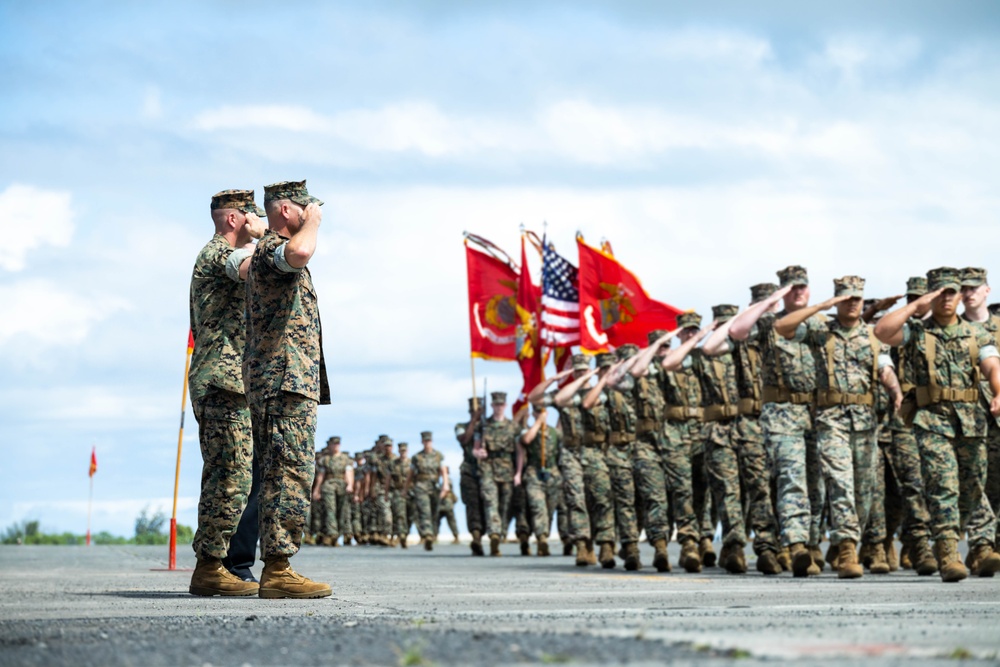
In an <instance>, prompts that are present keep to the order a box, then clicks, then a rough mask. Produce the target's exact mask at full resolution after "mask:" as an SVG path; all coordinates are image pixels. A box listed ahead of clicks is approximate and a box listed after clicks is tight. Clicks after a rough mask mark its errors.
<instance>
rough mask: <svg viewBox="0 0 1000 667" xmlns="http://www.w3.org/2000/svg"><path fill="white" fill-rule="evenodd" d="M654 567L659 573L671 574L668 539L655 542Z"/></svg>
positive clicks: (662, 538)
mask: <svg viewBox="0 0 1000 667" xmlns="http://www.w3.org/2000/svg"><path fill="white" fill-rule="evenodd" d="M653 549H655V550H656V553H654V554H653V567H655V568H656V571H657V572H670V556H669V555H667V538H665V537H661V538H660V539H658V540H656V541H655V542H653Z"/></svg>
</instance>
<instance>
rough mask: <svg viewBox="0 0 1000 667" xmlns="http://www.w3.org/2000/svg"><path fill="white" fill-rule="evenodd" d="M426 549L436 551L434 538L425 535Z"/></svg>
mask: <svg viewBox="0 0 1000 667" xmlns="http://www.w3.org/2000/svg"><path fill="white" fill-rule="evenodd" d="M424 551H434V538H433V537H425V538H424Z"/></svg>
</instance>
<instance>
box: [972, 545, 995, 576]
mask: <svg viewBox="0 0 1000 667" xmlns="http://www.w3.org/2000/svg"><path fill="white" fill-rule="evenodd" d="M970 554H971V555H972V566H971V567H970V568H969V569H970V570H972V574H973V575H975V576H977V577H992V576H993V575H995V574H996V573H997V571H1000V554H997V553H996V552H995V551H993V547H992V546H990V545H989V544H980V545H979V546H977V547H973V548H972V551H971V552H970Z"/></svg>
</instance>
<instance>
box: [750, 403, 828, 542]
mask: <svg viewBox="0 0 1000 667" xmlns="http://www.w3.org/2000/svg"><path fill="white" fill-rule="evenodd" d="M760 425H761V427H762V428H763V430H764V438H765V442H766V445H767V454H768V458H769V459H770V461H771V465H772V466H773V474H774V475H775V478H776V480H775V499H776V502H775V505H776V508H777V514H778V522H779V524H780V526H781V543H782V545H784V546H788V545H790V544H796V543H799V542H802V543H807V544H811V545H818V544H819V542H820V538H821V535H822V530H821V528H822V516H823V507H824V505H825V504H826V494H825V490H824V484H823V475H822V472H821V470H820V462H819V452H818V449H817V447H816V439H815V432H814V431H812V429H811V425H812V418H811V416H810V406H808V405H793V404H791V403H765V404H764V407H763V409H762V410H761V414H760Z"/></svg>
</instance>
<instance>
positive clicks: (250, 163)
mask: <svg viewBox="0 0 1000 667" xmlns="http://www.w3.org/2000/svg"><path fill="white" fill-rule="evenodd" d="M399 4H400V3H388V2H381V3H380V2H366V3H297V2H292V3H288V4H287V5H285V6H283V7H282V10H281V12H280V13H278V12H276V9H275V5H274V4H273V3H262V2H242V3H236V2H214V3H212V2H205V3H177V2H171V3H124V2H120V3H119V2H72V3H71V2H46V3H14V2H5V3H0V83H2V90H3V91H4V94H3V102H2V104H0V211H2V212H3V213H4V215H3V216H2V218H0V225H2V228H3V231H4V232H5V233H4V237H5V239H6V241H7V242H6V243H5V244H4V245H3V247H2V248H0V304H3V306H4V307H5V311H6V312H5V316H4V317H3V318H2V319H0V349H2V350H3V352H4V354H3V355H2V358H0V373H2V377H3V378H4V381H3V382H2V383H0V399H2V400H0V438H2V442H3V443H4V462H3V464H2V466H0V527H3V526H6V525H9V523H11V522H12V521H14V520H17V519H21V518H38V519H41V520H42V523H43V525H44V526H45V527H46V528H48V529H50V530H73V531H77V532H82V531H83V529H84V522H85V507H86V496H87V480H86V467H87V458H88V456H89V451H90V447H91V445H96V446H97V451H98V458H99V463H100V470H99V472H98V474H97V477H96V478H95V501H96V505H95V508H96V511H95V516H94V529H95V530H102V529H107V530H111V531H112V532H117V533H122V534H128V533H130V532H131V529H132V521H133V519H134V517H135V515H136V514H137V513H138V511H139V510H140V509H141V508H142V507H143V506H145V505H147V504H149V505H151V506H152V507H154V508H156V507H161V508H164V509H166V510H168V511H169V499H170V495H171V492H172V488H173V470H174V457H175V454H176V440H177V420H178V412H179V409H180V390H181V382H182V371H183V363H184V345H185V343H186V336H187V327H188V323H187V318H188V311H187V290H188V281H189V278H190V271H191V266H192V263H193V260H194V257H195V255H196V254H197V252H198V250H199V249H200V248H201V246H202V245H203V244H204V243H205V242H206V241H207V240H208V238H209V237H210V235H211V223H210V218H209V215H208V203H209V199H210V197H211V195H212V194H213V193H214V192H216V191H218V190H222V189H225V188H251V187H252V188H255V189H256V190H257V192H258V201H260V200H262V194H261V191H262V188H263V186H264V185H265V184H267V183H271V182H274V181H279V180H287V179H300V178H307V179H308V182H309V188H310V191H312V192H313V193H315V194H316V195H318V196H319V197H321V198H322V199H324V200H325V201H326V202H327V205H326V207H325V209H324V223H323V226H322V228H321V232H320V241H319V244H320V245H319V251H318V254H317V256H316V258H315V259H314V261H313V263H312V270H313V275H314V279H315V282H316V285H317V290H318V293H319V297H320V309H321V312H322V315H323V322H324V324H325V327H326V328H325V331H324V341H325V345H326V356H327V359H328V363H329V364H330V370H331V374H332V377H333V378H334V388H333V394H334V404H333V405H332V406H329V407H324V408H322V409H321V410H320V418H319V435H320V436H323V437H325V436H327V435H332V434H335V433H336V434H339V435H342V436H343V437H344V440H345V448H346V449H348V450H350V451H354V450H355V449H358V448H360V447H361V446H366V445H367V444H369V443H370V442H371V441H372V440H373V439H374V438H375V437H376V436H377V435H378V434H379V433H389V434H391V435H392V436H393V437H394V438H396V439H397V440H409V441H410V442H411V443H415V441H416V440H418V439H419V438H418V434H419V432H420V431H421V430H425V429H431V430H433V431H435V432H436V433H437V435H438V437H437V440H438V443H437V444H438V447H439V448H440V449H442V451H444V452H445V454H446V456H447V459H448V462H449V463H450V464H451V465H452V467H453V469H456V470H457V464H458V461H459V454H458V449H457V446H455V444H454V439H453V438H452V436H451V427H452V425H453V424H454V423H455V422H456V421H457V420H459V419H461V418H462V417H463V414H464V409H465V399H466V397H467V396H468V394H469V391H470V386H469V372H468V368H469V363H468V355H467V350H468V331H467V328H466V326H467V324H466V323H467V319H466V314H465V283H464V275H465V267H464V257H463V253H462V248H461V233H462V231H463V230H469V231H474V232H476V233H479V234H481V235H483V236H486V237H487V238H490V239H491V240H493V241H494V242H496V243H498V244H500V245H502V246H504V247H505V248H507V250H508V252H510V253H511V254H516V252H517V238H518V237H517V229H518V225H519V224H521V223H524V224H525V225H527V226H528V227H529V228H532V229H536V230H540V229H541V226H542V222H543V221H547V223H548V230H549V234H550V237H552V238H553V239H554V240H555V242H556V244H557V247H559V248H560V249H562V250H564V251H565V252H566V253H567V254H568V255H569V256H570V257H571V259H575V257H574V254H575V253H574V252H573V251H572V248H573V246H572V239H573V234H574V233H575V232H576V231H577V230H581V231H583V232H584V234H585V235H586V236H587V238H588V239H589V240H592V241H595V242H596V241H598V240H600V238H601V237H607V238H608V239H610V240H611V241H612V243H613V245H614V248H615V251H616V253H617V254H618V256H619V258H620V259H621V260H622V261H623V262H624V263H625V264H626V265H627V266H629V267H630V268H631V269H632V270H633V271H635V272H636V273H637V275H639V276H640V278H641V279H642V280H643V281H644V283H645V285H646V287H647V289H648V290H649V291H650V292H651V293H652V294H653V295H654V296H656V297H657V298H660V299H663V300H666V301H669V302H671V303H673V304H675V305H677V306H679V307H683V308H696V309H699V310H700V311H702V312H706V311H707V310H708V309H709V308H710V306H711V305H712V304H714V303H722V302H733V303H739V304H743V303H745V302H746V301H747V300H748V296H749V295H748V291H747V287H748V286H749V285H750V284H753V283H756V282H761V281H764V280H770V279H773V277H774V271H775V270H776V269H779V268H781V267H783V266H786V265H788V264H792V263H800V264H803V265H805V266H807V267H808V268H809V269H810V272H811V275H812V278H813V284H814V290H813V291H814V295H816V296H817V297H825V296H826V295H828V294H829V293H830V291H831V290H830V289H829V288H830V286H831V279H832V278H834V277H838V276H841V275H844V274H851V273H856V274H859V275H863V276H865V277H867V278H868V281H869V282H868V288H869V289H868V291H869V293H870V294H889V293H898V292H899V291H901V288H902V285H903V283H904V281H905V279H906V277H907V276H909V275H913V274H917V273H923V272H925V271H926V270H927V269H929V268H933V267H934V266H939V265H942V264H949V265H957V266H966V265H980V266H985V267H987V268H988V269H990V270H994V268H995V267H994V265H993V263H992V262H991V258H992V257H991V253H990V250H991V248H992V241H993V240H994V238H995V234H996V232H995V229H996V214H997V210H998V197H997V194H996V193H997V190H996V182H997V175H998V169H997V166H996V165H997V164H1000V136H998V135H1000V99H998V98H1000V42H998V41H997V35H998V23H1000V21H998V18H1000V16H998V14H1000V10H998V9H997V8H996V5H995V3H991V2H965V3H961V4H958V5H955V4H952V5H945V4H941V3H931V2H906V3H902V2H900V3H892V2H887V3H860V2H857V3H851V2H848V3H838V4H837V5H836V6H829V7H824V8H818V7H811V8H808V9H802V8H801V7H800V3H765V4H762V3H752V5H751V4H749V3H736V2H734V3H707V4H706V3H699V4H698V5H697V6H694V5H689V3H662V2H656V3H654V2H632V3H628V2H624V3H623V2H616V3H602V2H578V3H527V2H504V3H475V5H474V7H472V6H471V5H470V3H451V2H430V3H409V6H408V7H406V8H401V7H399V6H398V5H399ZM872 4H875V5H876V6H874V7H872V6H869V5H872ZM477 372H478V374H479V376H480V377H483V376H488V377H489V382H490V387H491V389H492V388H496V389H500V388H504V389H507V390H509V391H510V392H516V391H517V389H518V386H519V378H518V376H517V370H516V368H515V367H514V366H513V365H512V364H507V365H505V364H496V363H491V364H487V363H479V364H478V370H477ZM188 427H189V428H188V431H187V434H186V437H185V449H184V456H183V463H182V477H181V486H180V495H181V503H180V508H181V510H180V521H181V522H182V523H188V524H193V523H194V522H195V515H194V507H195V503H196V498H197V492H198V479H199V470H200V465H201V461H200V456H199V453H198V447H197V439H196V437H194V436H195V429H194V420H193V418H191V415H190V409H189V410H188Z"/></svg>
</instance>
